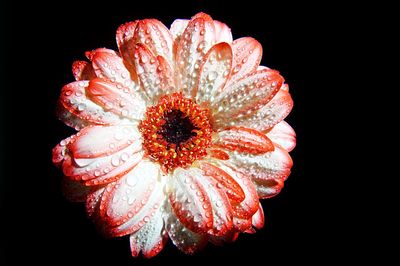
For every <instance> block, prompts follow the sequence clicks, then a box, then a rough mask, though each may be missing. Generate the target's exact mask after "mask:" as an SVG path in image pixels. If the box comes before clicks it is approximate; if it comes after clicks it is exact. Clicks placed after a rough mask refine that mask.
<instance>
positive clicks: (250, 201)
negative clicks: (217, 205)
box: [219, 153, 259, 226]
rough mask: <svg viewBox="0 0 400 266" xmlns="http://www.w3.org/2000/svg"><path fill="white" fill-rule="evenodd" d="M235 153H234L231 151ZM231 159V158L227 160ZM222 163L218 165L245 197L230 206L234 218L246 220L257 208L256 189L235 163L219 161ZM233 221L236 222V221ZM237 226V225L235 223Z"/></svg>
mask: <svg viewBox="0 0 400 266" xmlns="http://www.w3.org/2000/svg"><path fill="white" fill-rule="evenodd" d="M232 154H236V153H232ZM229 161H231V160H229ZM221 163H223V164H221V165H219V167H220V168H221V169H222V170H224V171H225V172H226V173H228V174H229V175H230V176H231V177H232V178H233V179H234V180H235V181H236V183H238V184H239V185H240V187H241V188H242V190H243V192H244V195H245V198H244V200H243V201H242V202H240V203H239V204H237V205H233V206H232V210H233V214H234V216H235V217H236V218H240V219H244V220H248V219H250V218H251V217H252V216H253V215H254V213H256V212H257V210H258V203H259V201H258V195H257V190H256V187H255V186H254V184H253V183H252V182H251V180H250V178H249V177H248V176H246V175H244V174H242V173H241V172H240V171H239V170H238V169H237V167H236V165H232V164H229V163H226V162H225V161H224V162H221ZM234 223H235V224H237V222H235V220H234ZM235 226H237V225H235Z"/></svg>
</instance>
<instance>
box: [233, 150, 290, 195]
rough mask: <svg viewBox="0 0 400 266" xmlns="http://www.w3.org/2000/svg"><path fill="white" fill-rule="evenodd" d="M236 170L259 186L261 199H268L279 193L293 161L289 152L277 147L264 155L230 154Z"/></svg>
mask: <svg viewBox="0 0 400 266" xmlns="http://www.w3.org/2000/svg"><path fill="white" fill-rule="evenodd" d="M229 155H230V160H229V161H230V162H232V163H233V164H234V165H235V167H236V170H237V171H238V172H240V173H242V174H243V175H246V176H248V177H249V178H251V179H252V180H253V182H254V183H255V184H256V186H257V192H258V195H259V197H261V198H268V197H272V196H274V195H276V194H278V193H279V191H280V190H281V189H282V187H283V181H285V180H286V178H287V177H288V176H289V174H290V169H291V167H292V165H293V161H292V159H291V158H290V155H289V154H288V152H287V151H286V150H285V149H283V148H282V147H280V146H279V145H275V150H274V151H272V152H267V153H265V154H263V155H257V156H255V155H250V154H240V153H230V154H229Z"/></svg>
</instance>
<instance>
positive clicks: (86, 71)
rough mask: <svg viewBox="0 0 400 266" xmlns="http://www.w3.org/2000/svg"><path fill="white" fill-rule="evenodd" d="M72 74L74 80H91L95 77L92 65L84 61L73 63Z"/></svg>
mask: <svg viewBox="0 0 400 266" xmlns="http://www.w3.org/2000/svg"><path fill="white" fill-rule="evenodd" d="M72 74H73V75H74V77H75V79H76V80H91V79H94V78H95V77H96V74H95V73H94V69H93V67H92V64H90V63H88V62H86V61H74V63H73V64H72Z"/></svg>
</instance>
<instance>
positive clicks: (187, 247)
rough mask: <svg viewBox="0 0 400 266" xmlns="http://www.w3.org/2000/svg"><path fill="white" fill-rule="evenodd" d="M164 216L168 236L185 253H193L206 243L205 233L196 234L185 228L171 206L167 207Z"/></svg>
mask: <svg viewBox="0 0 400 266" xmlns="http://www.w3.org/2000/svg"><path fill="white" fill-rule="evenodd" d="M166 213H167V215H166V216H165V217H164V220H165V225H166V230H167V232H168V236H169V237H170V238H171V240H172V242H173V243H174V245H175V246H176V247H177V248H178V249H179V250H181V251H182V252H184V253H186V254H193V253H194V252H196V251H198V250H200V249H202V248H203V247H204V246H205V245H206V244H207V235H201V234H197V233H195V232H193V231H191V230H189V229H188V228H186V227H185V226H184V225H183V224H182V223H181V222H180V221H179V219H178V218H177V217H176V216H175V214H174V212H173V211H172V210H171V207H169V208H167V211H166Z"/></svg>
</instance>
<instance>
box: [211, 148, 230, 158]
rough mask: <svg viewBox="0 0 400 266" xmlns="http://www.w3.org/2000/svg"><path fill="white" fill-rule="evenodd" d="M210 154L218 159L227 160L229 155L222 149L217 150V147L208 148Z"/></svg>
mask: <svg viewBox="0 0 400 266" xmlns="http://www.w3.org/2000/svg"><path fill="white" fill-rule="evenodd" d="M209 151H210V156H211V157H213V158H216V159H219V160H228V159H229V155H228V154H227V153H226V152H224V151H222V150H218V149H210V150H209Z"/></svg>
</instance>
